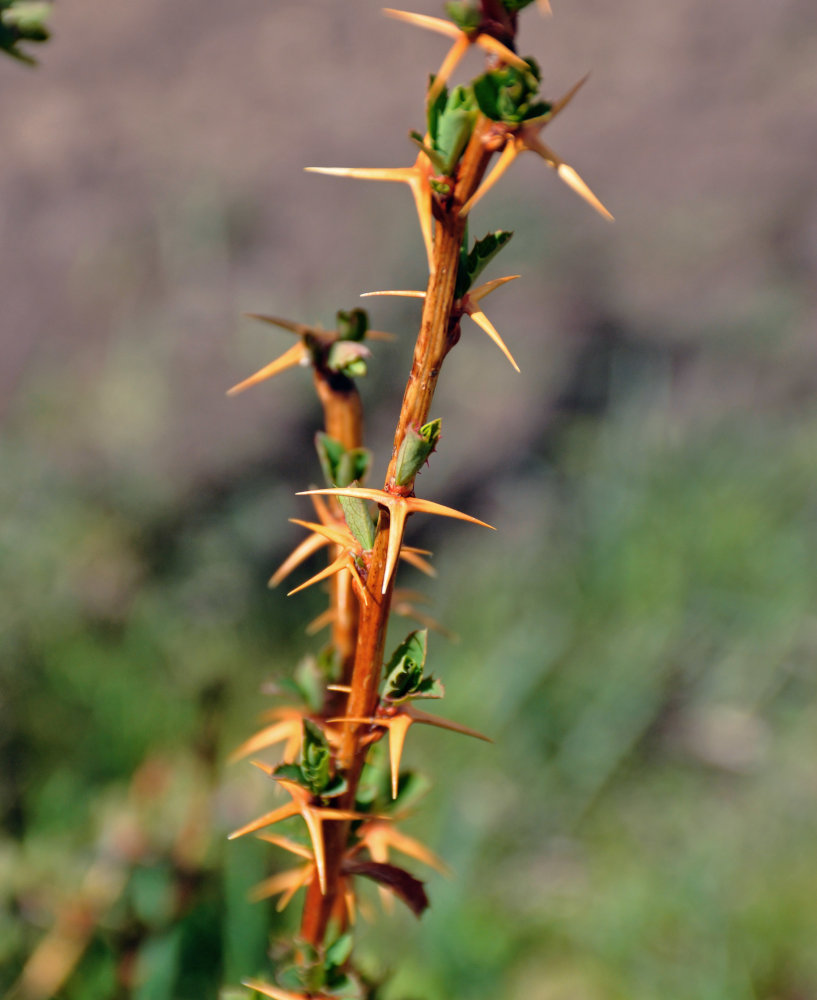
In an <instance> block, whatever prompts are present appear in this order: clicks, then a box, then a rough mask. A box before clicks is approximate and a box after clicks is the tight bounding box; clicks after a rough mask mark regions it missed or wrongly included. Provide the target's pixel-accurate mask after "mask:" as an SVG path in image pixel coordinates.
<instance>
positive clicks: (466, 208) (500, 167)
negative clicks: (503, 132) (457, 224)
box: [460, 136, 521, 215]
mask: <svg viewBox="0 0 817 1000" xmlns="http://www.w3.org/2000/svg"><path fill="white" fill-rule="evenodd" d="M520 152H521V149H520V148H519V146H518V144H517V142H516V137H515V136H508V141H507V142H506V143H505V148H504V149H503V150H502V152H501V153H500V155H499V159H498V160H497V161H496V163H495V164H494V165H493V167H492V168H491V172H490V173H489V174H488V176H487V177H486V178H485V180H484V181H483V182H482V184H480V186H479V187H478V188H477V189H476V191H475V192H474V193H473V194H472V195H471V197H470V198H469V199H468V201H466V203H465V204H464V205H463V206H462V208H461V209H460V215H467V214H468V213H469V212H470V211H471V209H472V208H473V207H474V205H476V203H477V202H478V201H480V200H481V199H482V198H483V197H484V195H486V194H487V193H488V192H489V191H490V190H491V188H492V187H493V186H494V184H496V182H497V181H498V180H499V179H500V177H502V175H503V174H504V173H505V171H506V170H507V169H508V167H509V166H510V165H511V164H512V163H513V161H514V160H515V159H516V158H517V156H519V153H520Z"/></svg>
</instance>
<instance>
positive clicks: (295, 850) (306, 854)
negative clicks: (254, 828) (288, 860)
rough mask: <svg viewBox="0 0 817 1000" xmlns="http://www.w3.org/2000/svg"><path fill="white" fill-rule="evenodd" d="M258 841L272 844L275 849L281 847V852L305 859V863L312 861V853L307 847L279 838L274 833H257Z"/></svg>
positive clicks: (286, 838) (285, 838) (287, 838)
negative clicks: (287, 852)
mask: <svg viewBox="0 0 817 1000" xmlns="http://www.w3.org/2000/svg"><path fill="white" fill-rule="evenodd" d="M258 839H259V840H265V841H266V842H267V843H268V844H274V845H275V846H276V847H281V848H283V850H285V851H289V853H290V854H296V855H297V856H298V857H299V858H305V859H306V860H307V861H311V860H312V851H310V850H309V848H308V847H304V845H303V844H299V843H297V842H296V841H294V840H290V839H289V837H279V836H278V835H277V834H275V833H259V834H258Z"/></svg>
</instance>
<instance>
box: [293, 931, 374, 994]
mask: <svg viewBox="0 0 817 1000" xmlns="http://www.w3.org/2000/svg"><path fill="white" fill-rule="evenodd" d="M353 945H354V939H353V937H352V934H351V932H350V931H347V932H346V933H345V934H341V935H340V936H339V937H337V938H336V939H335V940H334V941H333V942H332V944H330V945H329V946H328V947H326V948H316V947H315V946H314V945H313V944H310V943H309V942H308V941H303V940H300V939H298V940H295V941H294V942H293V944H292V949H291V950H290V951H288V952H287V954H286V956H279V966H280V968H281V971H280V974H279V976H278V978H279V981H280V983H281V986H282V987H283V988H284V989H286V990H290V991H291V992H296V993H309V994H312V993H315V994H318V993H320V994H321V995H329V996H333V997H337V998H338V1000H363V998H364V996H365V995H366V990H365V988H364V984H363V983H362V982H361V980H360V979H359V977H358V976H357V975H356V974H355V973H354V972H353V971H352V970H351V969H350V968H349V965H348V962H349V958H350V957H351V954H352V948H353Z"/></svg>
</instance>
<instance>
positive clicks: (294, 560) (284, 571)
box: [267, 535, 328, 587]
mask: <svg viewBox="0 0 817 1000" xmlns="http://www.w3.org/2000/svg"><path fill="white" fill-rule="evenodd" d="M324 545H328V542H327V541H326V539H325V538H321V537H320V536H319V535H310V536H309V537H308V538H305V539H304V540H303V541H302V542H301V543H300V544H299V545H298V546H297V547H296V548H294V549H293V550H292V552H290V554H289V555H288V556H287V557H286V559H285V560H284V561H283V562H282V563H281V565H280V566H279V567H278V569H277V570H276V571H275V572H274V573H273V574H272V576H271V577H270V578H269V582H268V584H267V586H268V587H277V586H278V584H279V583H280V582H281V581H282V580H284V579H286V577H288V576H289V574H290V573H291V572H292V571H293V570H294V569H296V568H297V567H298V566H300V565H301V563H302V562H304V561H305V560H306V559H308V558H309V557H310V556H311V555H313V554H314V553H315V552H317V551H318V550H319V549H322V548H323V547H324Z"/></svg>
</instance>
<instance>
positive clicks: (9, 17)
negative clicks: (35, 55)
mask: <svg viewBox="0 0 817 1000" xmlns="http://www.w3.org/2000/svg"><path fill="white" fill-rule="evenodd" d="M51 10H52V4H51V3H44V2H33V0H0V50H2V51H3V52H6V53H8V55H10V56H13V57H14V58H15V59H19V60H20V62H25V63H29V65H33V64H34V60H33V59H32V58H31V56H29V55H27V54H26V53H25V52H23V51H22V50H21V49H20V48H19V43H20V42H45V41H47V39H48V38H49V31H48V27H47V21H48V18H49V17H50V16H51Z"/></svg>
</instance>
